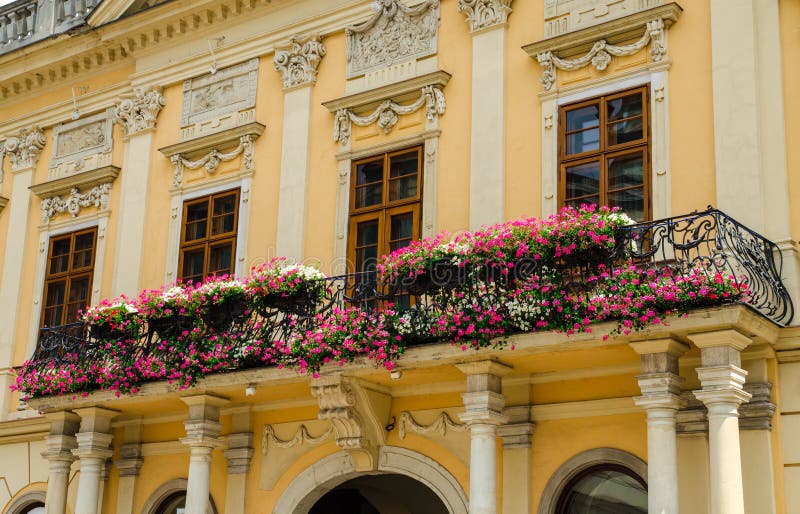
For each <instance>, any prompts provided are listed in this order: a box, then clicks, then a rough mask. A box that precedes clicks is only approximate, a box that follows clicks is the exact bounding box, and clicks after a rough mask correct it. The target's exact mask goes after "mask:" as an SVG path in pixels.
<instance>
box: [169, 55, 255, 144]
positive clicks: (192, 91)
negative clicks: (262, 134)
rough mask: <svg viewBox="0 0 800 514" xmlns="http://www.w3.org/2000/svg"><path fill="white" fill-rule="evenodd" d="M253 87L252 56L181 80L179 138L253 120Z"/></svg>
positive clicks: (227, 127)
mask: <svg viewBox="0 0 800 514" xmlns="http://www.w3.org/2000/svg"><path fill="white" fill-rule="evenodd" d="M257 86H258V59H256V58H254V59H250V60H249V61H247V62H244V63H241V64H236V65H234V66H230V67H228V68H223V69H221V70H218V71H217V72H216V73H215V74H213V75H212V74H210V73H208V74H206V75H202V76H200V77H195V78H192V79H189V80H186V81H184V83H183V110H182V112H181V127H182V128H181V139H182V140H186V139H192V138H195V137H199V136H202V135H206V134H211V133H214V132H220V131H223V130H227V129H229V128H232V127H237V126H239V125H243V124H245V123H250V122H252V121H254V120H255V109H254V107H255V105H256V88H257Z"/></svg>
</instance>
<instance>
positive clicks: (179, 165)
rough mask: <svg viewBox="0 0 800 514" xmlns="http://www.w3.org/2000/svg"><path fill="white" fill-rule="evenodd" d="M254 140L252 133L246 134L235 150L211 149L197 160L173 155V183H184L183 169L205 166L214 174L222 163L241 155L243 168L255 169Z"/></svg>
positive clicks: (177, 184) (240, 139)
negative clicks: (225, 151) (224, 151)
mask: <svg viewBox="0 0 800 514" xmlns="http://www.w3.org/2000/svg"><path fill="white" fill-rule="evenodd" d="M253 140H254V138H253V136H252V135H250V134H246V135H244V136H242V137H240V138H239V146H237V147H236V148H235V149H234V150H233V151H231V152H227V153H223V152H220V151H219V150H216V149H215V150H211V151H210V152H209V153H208V154H206V155H205V156H204V157H202V158H200V159H197V160H196V161H190V160H188V159H185V158H184V157H183V156H182V155H180V154H176V155H173V156H172V157H171V158H170V160H171V161H172V164H173V165H174V166H175V169H174V170H173V174H172V185H174V186H175V187H181V184H183V171H184V169H186V168H189V169H190V170H196V169H198V168H201V167H204V168H205V169H206V171H207V172H208V173H210V174H213V173H214V172H216V171H217V168H219V165H220V164H221V163H223V162H228V161H232V160H233V159H235V158H236V157H238V156H240V155H241V156H242V168H244V170H245V171H253V170H254V169H255V165H254V164H253Z"/></svg>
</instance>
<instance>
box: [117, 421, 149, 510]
mask: <svg viewBox="0 0 800 514" xmlns="http://www.w3.org/2000/svg"><path fill="white" fill-rule="evenodd" d="M141 433H142V424H141V420H140V419H136V420H132V421H126V422H125V423H124V425H123V433H122V444H121V445H120V447H119V456H120V459H119V460H118V461H116V462H115V463H114V465H115V466H117V469H118V470H119V486H118V490H117V510H116V511H115V512H116V514H134V513H133V498H134V494H135V492H136V477H138V476H139V470H140V469H141V467H142V463H143V459H142V445H141V443H140V441H141Z"/></svg>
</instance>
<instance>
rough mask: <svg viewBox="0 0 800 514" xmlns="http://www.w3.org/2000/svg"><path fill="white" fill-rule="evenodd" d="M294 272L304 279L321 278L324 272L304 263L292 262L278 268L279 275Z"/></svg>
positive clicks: (323, 276)
mask: <svg viewBox="0 0 800 514" xmlns="http://www.w3.org/2000/svg"><path fill="white" fill-rule="evenodd" d="M293 273H296V274H297V275H299V276H300V277H301V278H303V279H305V280H322V279H324V278H325V274H324V273H323V272H321V271H320V270H318V269H317V268H315V267H313V266H306V265H304V264H292V265H289V266H284V267H282V268H281V269H280V274H281V275H289V274H293Z"/></svg>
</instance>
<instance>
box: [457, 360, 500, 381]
mask: <svg viewBox="0 0 800 514" xmlns="http://www.w3.org/2000/svg"><path fill="white" fill-rule="evenodd" d="M456 368H458V370H459V371H461V372H462V373H464V374H465V375H467V376H468V377H469V376H472V375H494V376H497V377H504V376H506V375H508V374H509V373H511V371H512V370H513V368H512V367H511V366H509V365H507V364H503V363H502V362H499V361H495V360H491V359H486V360H481V361H472V362H463V363H461V364H456Z"/></svg>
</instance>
